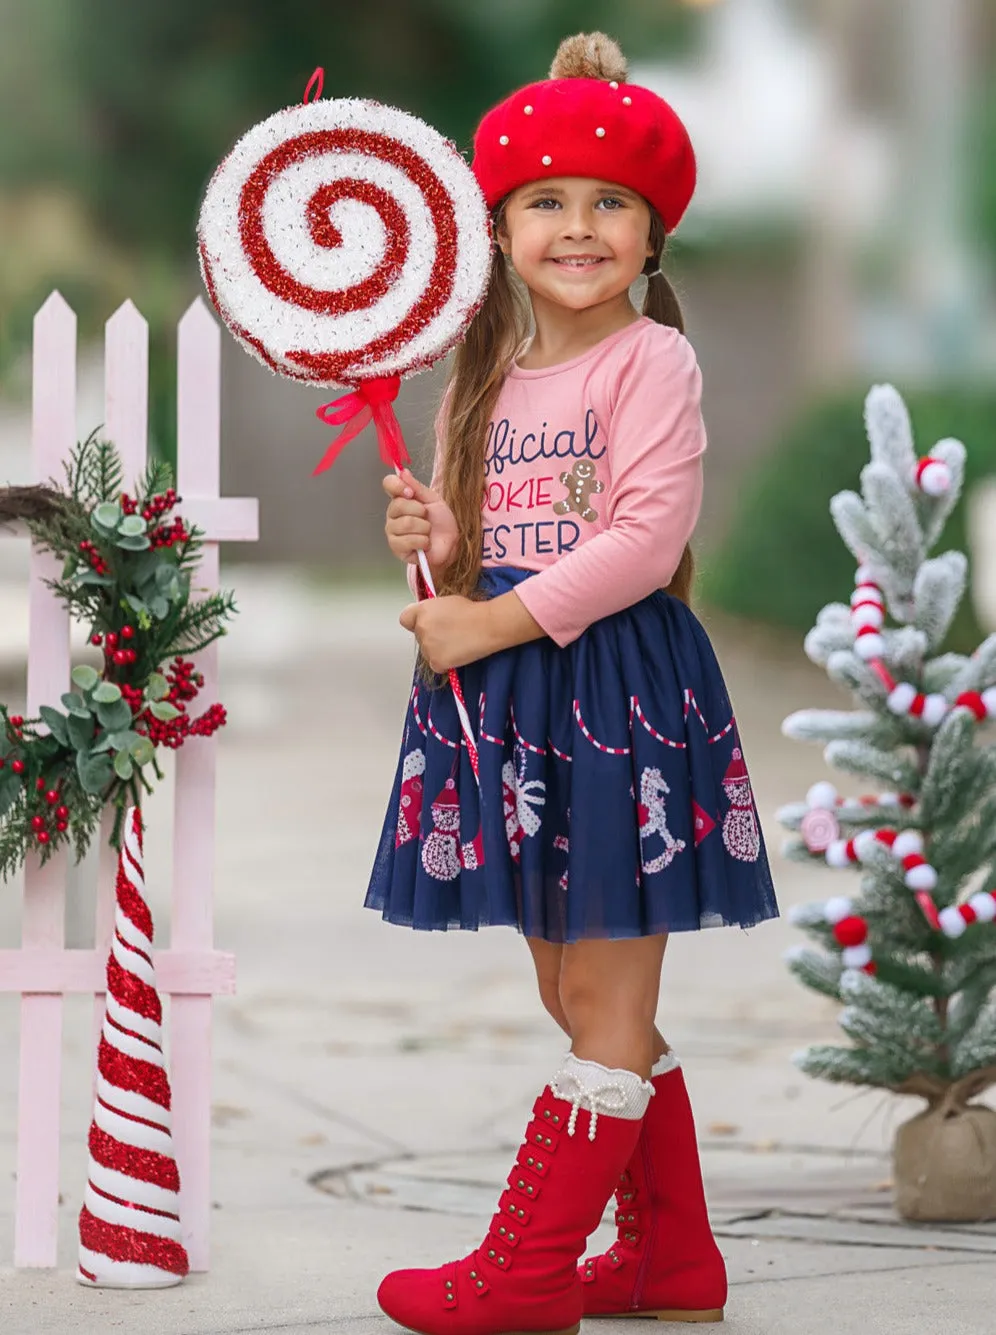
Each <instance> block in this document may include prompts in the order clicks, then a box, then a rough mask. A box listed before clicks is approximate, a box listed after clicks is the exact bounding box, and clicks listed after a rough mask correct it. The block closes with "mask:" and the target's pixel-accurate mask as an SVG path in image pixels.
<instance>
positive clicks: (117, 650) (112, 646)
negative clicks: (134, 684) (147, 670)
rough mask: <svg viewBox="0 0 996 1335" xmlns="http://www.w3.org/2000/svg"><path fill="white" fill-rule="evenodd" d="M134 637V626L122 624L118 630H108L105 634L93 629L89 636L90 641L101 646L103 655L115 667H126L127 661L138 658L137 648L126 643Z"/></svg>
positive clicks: (130, 661)
mask: <svg viewBox="0 0 996 1335" xmlns="http://www.w3.org/2000/svg"><path fill="white" fill-rule="evenodd" d="M134 638H135V627H134V626H122V627H121V629H120V631H116V630H109V631H108V632H107V634H106V635H101V633H100V631H94V633H93V634H92V635H91V636H90V643H91V644H95V645H96V646H97V648H98V649H99V648H100V647H101V646H103V649H104V657H105V659H107V660H108V662H111V663H114V664H115V665H116V666H117V667H127V666H128V664H129V663H134V662H136V661H137V659H138V652H137V650H135V649H133V648H132V647H131V645H130V644H128V643H127V642H128V641H129V640H133V639H134Z"/></svg>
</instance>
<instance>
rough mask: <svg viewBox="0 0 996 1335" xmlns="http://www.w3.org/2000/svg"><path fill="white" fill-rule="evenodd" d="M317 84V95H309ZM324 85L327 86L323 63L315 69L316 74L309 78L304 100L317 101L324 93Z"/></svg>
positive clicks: (306, 101)
mask: <svg viewBox="0 0 996 1335" xmlns="http://www.w3.org/2000/svg"><path fill="white" fill-rule="evenodd" d="M316 84H317V85H318V88H317V91H316V92H315V96H314V97H309V96H308V94H309V93H310V92H311V90H312V88H314V87H315V85H316ZM324 87H325V71H324V70H323V69H322V67H321V65H319V66H318V68H317V69H316V70H315V72H314V74H313V75H312V76H311V78H310V79H309V80H308V86H307V88H305V90H304V99H303V100H304V102H305V103H308V102H317V101H318V99H319V98H320V97H321V95H322V89H323V88H324Z"/></svg>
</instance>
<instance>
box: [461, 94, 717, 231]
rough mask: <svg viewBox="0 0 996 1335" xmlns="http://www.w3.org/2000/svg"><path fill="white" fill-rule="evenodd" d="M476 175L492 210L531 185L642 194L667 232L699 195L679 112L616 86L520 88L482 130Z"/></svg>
mask: <svg viewBox="0 0 996 1335" xmlns="http://www.w3.org/2000/svg"><path fill="white" fill-rule="evenodd" d="M473 169H474V175H475V176H476V177H477V180H478V182H479V183H480V186H481V189H482V190H483V191H484V194H485V197H486V199H487V201H488V206H489V207H490V208H494V206H495V205H496V204H497V203H498V202H499V200H501V199H504V197H505V196H506V195H507V194H508V193H509V192H510V191H511V190H515V189H516V188H517V187H518V186H520V185H527V184H528V183H529V182H531V181H542V180H544V179H545V178H547V177H552V176H590V177H594V178H596V179H598V180H603V181H612V182H614V183H615V184H617V185H624V186H626V187H627V188H628V189H630V190H635V191H637V192H638V193H639V194H641V195H642V196H643V197H644V199H646V200H647V201H648V203H650V204H652V205H653V207H654V208H655V209H656V210H657V212H658V213H659V214H660V215H661V217H662V218H663V220H664V226H665V227H666V228H667V230H668V231H669V232H673V231H674V229H675V228H676V227H677V226H678V223H679V221H680V219H681V216H682V214H683V213H684V212H685V209H686V208H687V207H688V202H689V200H690V199H691V197H692V193H693V192H694V190H695V154H694V152H693V151H692V144H691V140H690V139H689V138H688V131H687V130H686V129H685V127H684V125H683V124H682V123H681V121H680V120H679V119H678V117H677V115H676V114H675V112H674V111H673V110H672V108H671V107H670V106H668V104H667V103H666V102H665V101H664V99H663V98H662V97H658V96H657V94H656V93H652V92H651V91H650V90H649V89H648V88H640V87H638V86H637V85H636V84H631V83H620V82H618V81H616V80H613V81H612V82H611V83H607V82H606V81H605V80H604V79H575V78H571V79H544V80H542V81H541V82H540V83H531V84H529V85H528V86H527V87H525V88H520V89H519V90H518V92H515V93H512V95H511V96H510V97H507V98H506V99H505V101H504V102H500V103H499V104H498V106H496V107H494V108H492V110H491V111H489V112H488V113H487V115H486V116H485V117H484V119H483V120H482V121H481V123H480V125H479V126H478V129H477V133H476V135H475V136H474V161H473Z"/></svg>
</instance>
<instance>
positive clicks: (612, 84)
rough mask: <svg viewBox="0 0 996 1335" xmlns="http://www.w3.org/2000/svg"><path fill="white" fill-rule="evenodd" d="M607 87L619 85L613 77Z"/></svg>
mask: <svg viewBox="0 0 996 1335" xmlns="http://www.w3.org/2000/svg"><path fill="white" fill-rule="evenodd" d="M609 87H610V88H618V87H619V85H618V83H616V81H615V79H613V80H612V82H611V83H610V84H609Z"/></svg>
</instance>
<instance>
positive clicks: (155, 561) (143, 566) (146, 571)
mask: <svg viewBox="0 0 996 1335" xmlns="http://www.w3.org/2000/svg"><path fill="white" fill-rule="evenodd" d="M158 569H159V553H158V552H152V551H149V552H146V553H145V555H144V556H137V557H136V558H135V565H134V568H133V571H134V577H135V583H136V584H137V585H141V584H145V583H146V582H147V581H149V580H153V579H155V575H156V571H157V570H158Z"/></svg>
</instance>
